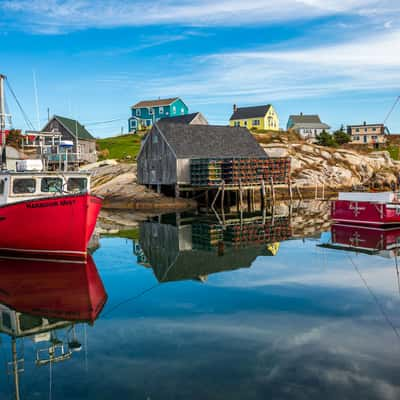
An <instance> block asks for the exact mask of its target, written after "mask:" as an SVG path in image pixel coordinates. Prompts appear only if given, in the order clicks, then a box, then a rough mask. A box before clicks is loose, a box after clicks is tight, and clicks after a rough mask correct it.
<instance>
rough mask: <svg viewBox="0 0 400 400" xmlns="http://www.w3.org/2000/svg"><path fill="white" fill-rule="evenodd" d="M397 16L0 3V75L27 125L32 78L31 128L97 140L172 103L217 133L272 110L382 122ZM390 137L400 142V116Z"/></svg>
mask: <svg viewBox="0 0 400 400" xmlns="http://www.w3.org/2000/svg"><path fill="white" fill-rule="evenodd" d="M399 17H400V3H399V2H397V1H394V0H270V1H265V0H252V1H248V2H244V1H242V0H220V1H215V0H203V1H197V2H194V1H188V0H180V1H177V0H153V1H152V2H149V1H144V0H138V1H121V0H96V1H95V2H94V1H89V0H75V1H71V0H64V1H59V0H42V1H40V0H9V1H8V0H0V40H1V42H0V43H1V51H0V71H1V72H2V73H4V74H6V75H7V76H8V78H9V81H10V83H11V84H12V86H13V88H14V90H15V92H16V93H17V95H18V97H19V98H20V100H21V102H22V103H23V105H24V108H25V110H26V111H27V113H28V114H29V116H30V119H31V120H32V122H33V123H34V125H38V123H37V113H36V105H35V96H34V84H33V71H35V74H36V77H37V86H38V94H39V96H38V100H39V116H40V123H39V125H42V124H43V123H44V122H45V120H46V117H47V108H48V107H49V108H50V113H51V114H59V115H64V116H70V117H74V118H78V119H79V120H80V121H82V122H83V123H85V124H86V125H87V127H88V128H89V130H91V131H92V132H93V133H94V134H95V136H99V137H101V136H109V135H115V134H118V133H119V132H120V131H121V127H123V129H124V131H125V132H126V131H127V119H128V117H129V114H130V106H131V105H132V104H134V103H135V102H136V101H138V100H142V99H151V98H158V97H170V96H180V97H182V99H183V100H184V101H185V102H186V103H187V104H188V106H189V107H190V110H191V111H201V112H203V114H204V115H205V116H206V117H207V118H208V120H209V121H210V122H211V123H216V124H227V122H228V120H229V117H230V114H231V110H232V104H234V103H236V104H238V105H239V106H241V105H242V106H244V105H254V104H265V103H272V104H274V106H275V107H276V109H277V111H278V113H279V115H280V119H281V126H285V125H286V121H287V118H288V116H289V115H290V114H291V113H299V112H301V111H302V112H304V113H318V114H320V116H321V118H322V119H323V120H324V121H325V122H327V123H328V124H330V125H331V126H332V127H333V128H337V127H339V126H340V125H341V124H342V123H343V124H348V123H360V122H363V121H364V120H365V121H368V122H383V120H384V118H385V116H386V114H387V113H388V111H389V109H390V108H391V105H392V104H393V102H394V101H395V99H396V96H398V95H400V18H399ZM9 108H10V109H11V111H12V113H13V115H14V125H15V126H17V127H21V128H24V129H25V128H27V127H26V124H25V122H24V120H23V118H22V116H21V114H20V112H19V111H18V109H17V107H16V105H15V104H14V103H13V101H12V100H11V99H9ZM109 120H115V121H113V122H111V123H104V124H93V123H95V122H102V121H109ZM388 126H389V129H390V130H391V131H392V132H394V133H399V132H400V106H399V107H398V108H397V109H396V110H395V112H394V113H393V114H392V116H391V118H390V119H389V121H388Z"/></svg>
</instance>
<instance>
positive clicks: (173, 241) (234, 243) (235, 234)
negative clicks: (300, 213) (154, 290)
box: [137, 218, 290, 282]
mask: <svg viewBox="0 0 400 400" xmlns="http://www.w3.org/2000/svg"><path fill="white" fill-rule="evenodd" d="M270 222H271V221H269V223H268V224H262V223H261V222H260V221H258V220H255V219H254V218H253V219H251V221H247V222H246V221H241V222H239V223H231V224H227V225H226V227H225V229H223V228H222V227H221V226H220V225H218V224H217V223H215V222H208V223H207V222H206V221H202V222H201V223H193V224H187V225H174V224H163V223H159V222H144V223H142V224H141V225H140V241H139V243H140V249H141V251H140V254H142V253H143V254H144V256H145V259H146V261H147V263H148V264H150V265H151V267H152V268H153V271H154V274H155V276H156V277H157V279H158V280H159V281H160V282H167V281H177V280H186V279H196V280H200V281H204V280H205V279H206V277H207V276H208V275H209V274H213V273H217V272H222V271H231V270H236V269H240V268H249V267H251V265H252V264H253V262H254V260H255V259H256V258H257V257H258V256H262V255H264V256H274V255H276V254H277V252H278V250H279V241H280V240H285V239H288V238H289V234H288V233H289V230H290V224H289V221H288V219H285V221H283V220H282V221H277V222H276V225H275V226H274V225H271V223H270ZM137 253H138V254H139V252H137Z"/></svg>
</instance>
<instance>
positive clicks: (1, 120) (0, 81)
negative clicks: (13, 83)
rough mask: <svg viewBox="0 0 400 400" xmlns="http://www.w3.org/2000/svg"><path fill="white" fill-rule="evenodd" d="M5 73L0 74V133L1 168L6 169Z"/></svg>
mask: <svg viewBox="0 0 400 400" xmlns="http://www.w3.org/2000/svg"><path fill="white" fill-rule="evenodd" d="M5 79H6V76H5V75H2V74H0V133H1V170H2V171H5V170H6V169H7V158H6V157H7V154H6V153H7V150H6V107H5V97H4V81H5Z"/></svg>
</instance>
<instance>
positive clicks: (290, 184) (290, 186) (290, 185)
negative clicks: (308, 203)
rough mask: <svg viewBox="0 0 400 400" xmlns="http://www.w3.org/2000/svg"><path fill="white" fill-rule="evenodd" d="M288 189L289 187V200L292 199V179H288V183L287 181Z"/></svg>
mask: <svg viewBox="0 0 400 400" xmlns="http://www.w3.org/2000/svg"><path fill="white" fill-rule="evenodd" d="M288 189H289V199H290V201H292V200H293V191H292V181H291V180H290V179H289V183H288Z"/></svg>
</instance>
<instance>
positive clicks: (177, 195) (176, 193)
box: [175, 183, 180, 197]
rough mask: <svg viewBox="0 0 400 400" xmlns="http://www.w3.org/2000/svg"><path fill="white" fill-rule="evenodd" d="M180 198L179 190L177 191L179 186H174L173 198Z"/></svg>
mask: <svg viewBox="0 0 400 400" xmlns="http://www.w3.org/2000/svg"><path fill="white" fill-rule="evenodd" d="M179 196H180V190H179V184H178V183H177V184H175V197H179Z"/></svg>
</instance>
